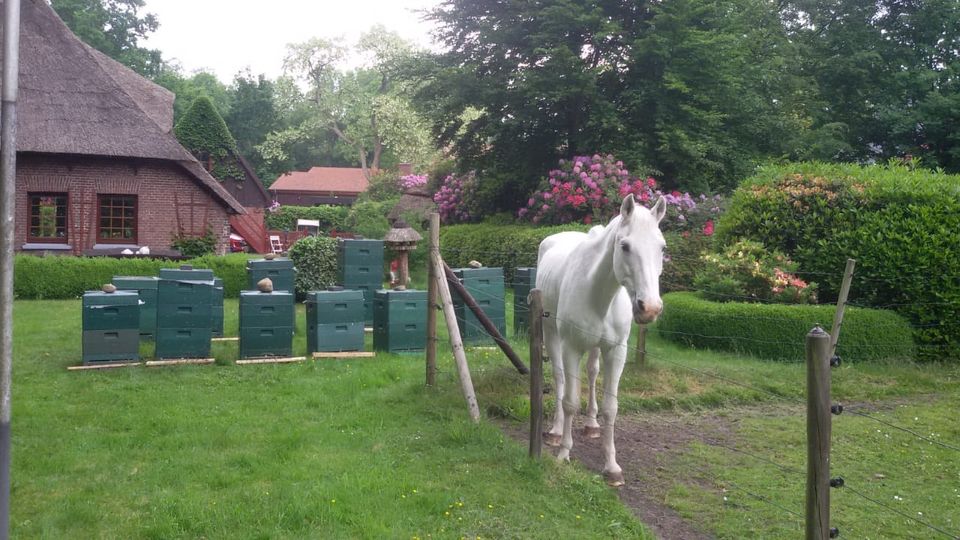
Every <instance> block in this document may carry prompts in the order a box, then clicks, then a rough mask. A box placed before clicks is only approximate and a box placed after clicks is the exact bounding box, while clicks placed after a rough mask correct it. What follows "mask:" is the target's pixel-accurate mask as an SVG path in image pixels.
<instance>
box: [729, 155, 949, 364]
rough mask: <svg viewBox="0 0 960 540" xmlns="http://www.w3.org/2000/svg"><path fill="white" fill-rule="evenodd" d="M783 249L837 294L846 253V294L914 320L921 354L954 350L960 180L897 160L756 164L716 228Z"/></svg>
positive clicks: (830, 296) (830, 294)
mask: <svg viewBox="0 0 960 540" xmlns="http://www.w3.org/2000/svg"><path fill="white" fill-rule="evenodd" d="M718 235H719V236H720V239H721V240H722V241H723V242H724V243H732V242H733V241H735V240H736V239H737V238H739V237H743V238H749V239H751V240H756V241H759V242H763V243H764V245H766V246H768V247H770V248H772V249H777V250H780V251H783V252H784V253H786V254H787V255H789V256H790V257H791V258H792V259H793V260H795V261H797V262H798V263H799V264H800V267H801V268H802V269H803V270H804V272H810V273H812V274H813V275H816V276H817V281H818V283H819V285H820V296H821V298H822V299H823V300H826V301H833V300H834V299H836V297H837V294H838V291H839V288H840V281H841V278H842V270H843V268H844V265H845V262H846V259H847V258H853V259H856V260H857V267H856V272H855V275H854V280H853V286H852V289H851V299H854V300H855V301H856V302H857V303H860V304H864V305H870V306H874V307H884V306H890V307H893V308H895V309H896V310H897V311H898V312H899V313H901V314H903V315H904V316H906V317H907V318H908V320H910V322H911V323H912V324H913V325H914V326H915V327H916V335H915V337H916V339H917V341H918V343H922V344H923V345H925V347H924V351H925V352H926V353H927V354H925V356H935V357H940V358H953V359H956V358H958V357H960V313H958V312H960V281H958V280H957V276H958V275H960V177H957V176H952V175H945V174H940V173H936V172H931V171H923V170H911V169H909V168H907V167H903V166H898V165H893V164H891V165H886V166H870V167H859V166H855V165H828V164H823V163H803V164H792V165H784V166H778V167H765V168H762V169H761V170H760V171H759V172H758V173H757V174H756V176H754V177H753V178H751V179H749V180H747V181H746V182H745V183H744V184H743V185H742V186H741V187H740V188H739V189H738V190H737V191H736V193H735V194H734V196H733V200H732V203H731V207H730V209H729V210H728V211H727V213H726V214H725V215H724V219H723V222H722V223H721V224H720V226H719V228H718Z"/></svg>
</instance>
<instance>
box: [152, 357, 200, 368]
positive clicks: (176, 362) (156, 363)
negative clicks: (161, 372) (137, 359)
mask: <svg viewBox="0 0 960 540" xmlns="http://www.w3.org/2000/svg"><path fill="white" fill-rule="evenodd" d="M214 362H216V360H215V359H214V358H175V359H170V360H163V359H161V360H148V361H147V363H146V364H145V365H146V366H147V367H162V366H183V365H190V364H199V365H205V364H212V363H214Z"/></svg>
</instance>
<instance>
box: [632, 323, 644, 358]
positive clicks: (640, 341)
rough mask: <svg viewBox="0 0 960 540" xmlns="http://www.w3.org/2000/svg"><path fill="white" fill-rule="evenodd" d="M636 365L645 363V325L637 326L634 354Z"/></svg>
mask: <svg viewBox="0 0 960 540" xmlns="http://www.w3.org/2000/svg"><path fill="white" fill-rule="evenodd" d="M634 354H635V360H636V362H637V364H638V365H641V366H642V365H644V364H646V363H647V325H645V324H638V325H637V350H636V352H635V353H634Z"/></svg>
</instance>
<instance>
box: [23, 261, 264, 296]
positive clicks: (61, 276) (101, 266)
mask: <svg viewBox="0 0 960 540" xmlns="http://www.w3.org/2000/svg"><path fill="white" fill-rule="evenodd" d="M255 257H259V255H257V256H251V255H247V254H245V253H235V254H231V255H223V256H215V255H205V256H203V257H198V258H196V259H189V260H186V261H170V260H165V259H137V258H130V259H114V258H111V257H67V256H63V257H36V256H34V255H17V256H16V257H15V259H14V278H13V279H14V281H13V294H14V298H17V299H46V300H54V299H64V298H78V297H80V296H82V295H83V292H84V291H92V290H97V289H99V288H100V287H101V286H102V285H103V284H104V283H109V282H110V280H111V279H113V276H156V275H158V274H159V273H160V269H161V268H178V267H179V266H180V265H181V264H190V265H193V267H194V268H209V269H211V270H213V274H214V275H215V276H217V277H219V278H221V279H223V294H224V296H226V297H229V298H235V297H237V296H239V295H240V291H241V290H242V289H246V288H247V270H246V268H247V260H249V259H251V258H255Z"/></svg>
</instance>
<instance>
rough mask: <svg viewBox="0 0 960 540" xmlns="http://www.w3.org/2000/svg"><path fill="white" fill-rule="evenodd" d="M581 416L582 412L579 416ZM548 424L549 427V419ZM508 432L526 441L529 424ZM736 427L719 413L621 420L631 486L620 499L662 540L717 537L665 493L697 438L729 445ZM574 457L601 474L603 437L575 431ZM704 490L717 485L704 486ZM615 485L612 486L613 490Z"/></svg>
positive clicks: (620, 457)
mask: <svg viewBox="0 0 960 540" xmlns="http://www.w3.org/2000/svg"><path fill="white" fill-rule="evenodd" d="M579 419H582V416H581V417H579V418H578V420H579ZM544 425H547V423H546V422H545V423H544ZM504 430H505V431H506V432H507V433H508V434H509V435H510V436H511V437H513V438H515V439H517V440H521V441H526V440H527V431H526V429H525V427H524V426H521V425H518V424H516V423H509V424H507V423H506V422H505V423H504ZM735 430H736V420H735V419H731V418H727V417H719V416H715V415H709V414H707V415H697V416H694V415H677V414H674V413H656V414H654V413H644V414H637V415H629V416H627V415H621V416H620V417H619V418H617V433H616V444H617V461H618V462H619V463H620V467H622V468H623V472H624V475H625V477H626V482H627V483H626V485H625V486H623V487H620V488H616V489H617V493H618V494H619V496H620V500H622V501H623V503H624V505H626V506H627V507H628V508H630V509H631V510H632V511H633V513H634V514H635V515H636V516H637V518H638V519H639V520H640V521H642V522H643V523H644V524H646V525H647V526H648V527H649V528H650V529H651V530H652V531H653V533H654V534H655V535H656V537H657V538H659V539H662V540H703V539H709V538H713V535H711V534H710V533H707V532H705V531H704V530H703V529H702V528H701V527H700V526H699V525H698V524H697V523H694V522H692V521H690V520H687V519H684V518H683V517H682V516H681V515H680V514H678V513H677V512H676V511H675V510H673V509H672V508H670V507H669V506H667V505H666V504H665V503H664V502H663V501H664V495H665V494H666V493H667V492H668V491H669V489H670V488H671V486H673V485H674V484H675V483H676V478H673V477H672V476H670V474H669V473H668V472H667V470H668V467H667V465H668V463H669V462H670V461H671V460H672V459H674V458H675V457H677V456H678V455H680V454H682V453H683V452H684V451H686V450H687V449H688V448H689V445H690V444H691V443H693V442H704V443H707V444H718V443H719V444H729V443H730V441H731V440H732V437H733V433H734V432H735ZM556 452H557V449H556V448H552V447H548V446H544V448H543V455H544V456H545V457H547V456H550V455H556ZM571 454H572V458H573V459H575V460H577V461H579V462H580V463H582V464H583V465H584V466H585V467H587V468H588V469H590V470H592V471H596V472H597V473H598V474H599V473H600V472H601V471H602V469H603V462H604V458H603V444H602V443H601V441H600V439H588V438H585V437H584V436H583V434H582V432H581V429H579V428H578V429H576V430H575V434H574V441H573V451H572V453H571ZM699 487H700V488H702V489H707V490H712V489H714V488H713V486H710V485H704V484H699ZM611 489H613V488H611Z"/></svg>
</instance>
